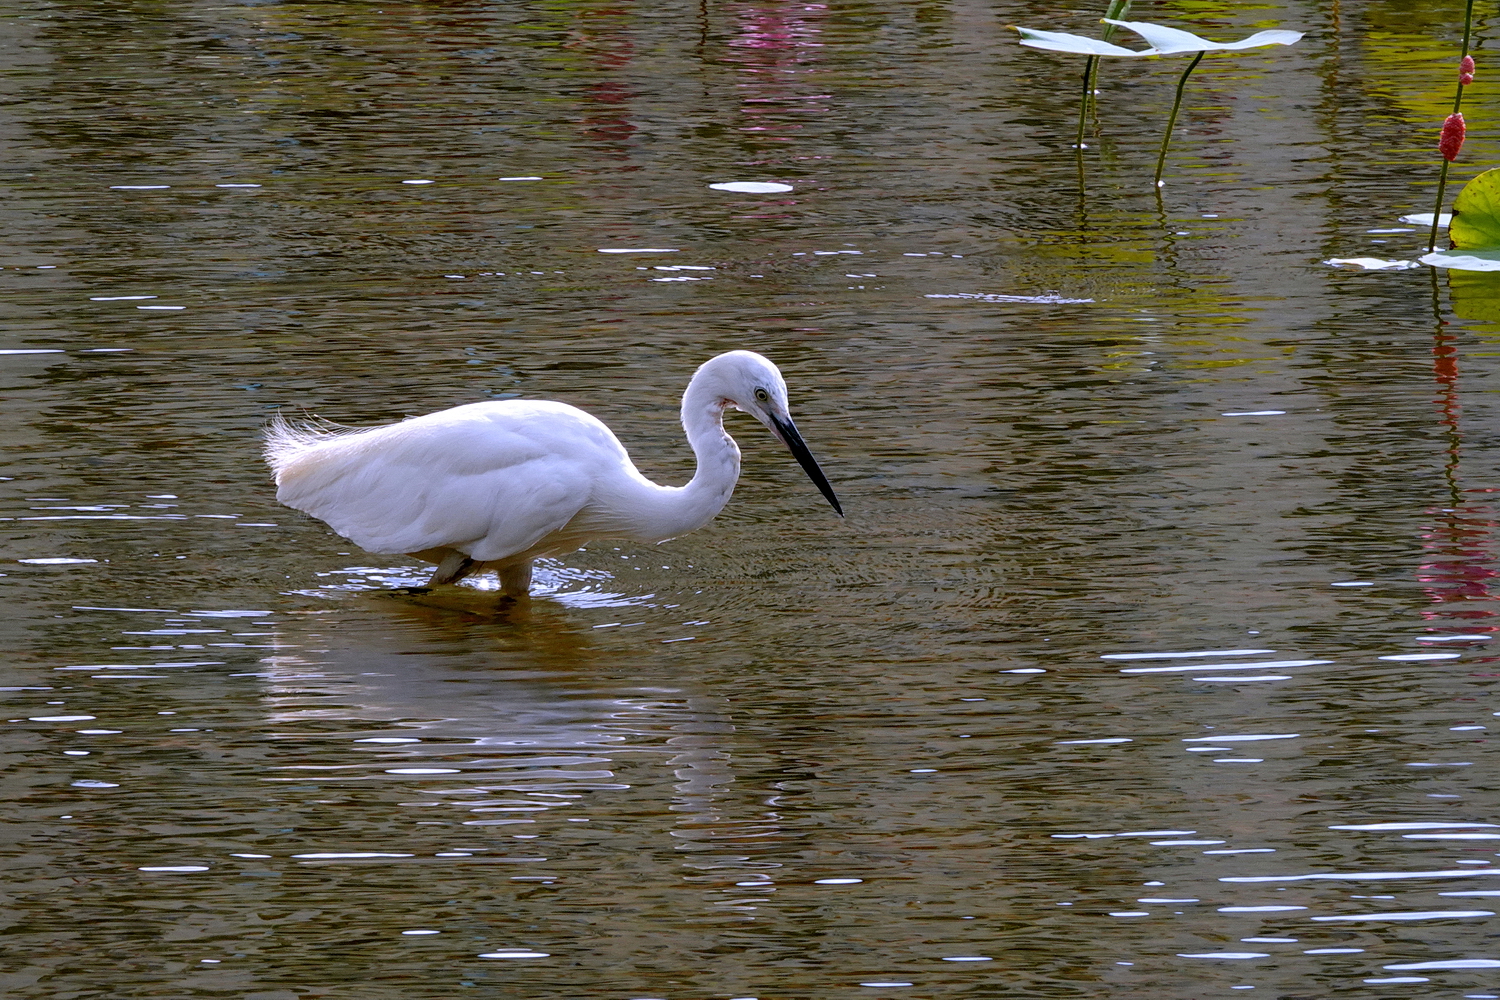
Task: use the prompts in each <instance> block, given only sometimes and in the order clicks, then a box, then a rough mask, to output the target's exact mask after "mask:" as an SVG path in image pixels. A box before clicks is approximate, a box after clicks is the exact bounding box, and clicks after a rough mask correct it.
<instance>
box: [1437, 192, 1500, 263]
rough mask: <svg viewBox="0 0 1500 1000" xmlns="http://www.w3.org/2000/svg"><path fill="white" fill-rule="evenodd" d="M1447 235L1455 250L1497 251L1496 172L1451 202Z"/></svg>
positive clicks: (1499, 197)
mask: <svg viewBox="0 0 1500 1000" xmlns="http://www.w3.org/2000/svg"><path fill="white" fill-rule="evenodd" d="M1448 235H1449V236H1451V237H1452V238H1453V248H1454V249H1455V250H1500V170H1486V171H1485V172H1484V173H1482V174H1480V175H1479V176H1478V177H1475V178H1474V179H1473V180H1471V181H1470V182H1469V183H1467V184H1465V185H1464V189H1463V190H1462V191H1460V192H1459V193H1458V197H1457V198H1455V199H1453V221H1452V223H1450V224H1449V226H1448ZM1429 256H1431V255H1429ZM1440 266H1441V265H1440ZM1448 266H1450V267H1451V266H1452V265H1448ZM1486 270H1489V269H1488V268H1486Z"/></svg>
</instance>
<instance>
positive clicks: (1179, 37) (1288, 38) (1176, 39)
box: [1105, 18, 1302, 56]
mask: <svg viewBox="0 0 1500 1000" xmlns="http://www.w3.org/2000/svg"><path fill="white" fill-rule="evenodd" d="M1105 23H1107V24H1114V25H1118V26H1119V27H1121V28H1125V29H1128V30H1130V31H1133V32H1135V33H1136V34H1137V35H1140V36H1141V37H1142V38H1144V39H1145V40H1146V42H1147V43H1148V44H1149V45H1150V46H1151V48H1149V49H1147V50H1146V51H1145V52H1140V53H1135V54H1137V55H1161V56H1169V55H1174V54H1176V53H1178V52H1229V51H1239V50H1241V49H1258V48H1261V47H1263V46H1266V45H1291V44H1292V43H1294V42H1297V41H1300V40H1301V39H1302V32H1300V31H1287V30H1285V29H1280V28H1273V29H1271V30H1269V31H1257V32H1256V33H1255V34H1253V35H1251V36H1250V37H1249V38H1242V39H1240V40H1239V41H1237V42H1210V41H1209V40H1208V39H1207V38H1200V37H1198V36H1197V35H1195V34H1193V33H1192V32H1191V31H1183V30H1182V29H1181V28H1169V27H1167V26H1166V25H1164V24H1152V23H1151V22H1149V21H1114V20H1110V19H1108V18H1106V19H1105Z"/></svg>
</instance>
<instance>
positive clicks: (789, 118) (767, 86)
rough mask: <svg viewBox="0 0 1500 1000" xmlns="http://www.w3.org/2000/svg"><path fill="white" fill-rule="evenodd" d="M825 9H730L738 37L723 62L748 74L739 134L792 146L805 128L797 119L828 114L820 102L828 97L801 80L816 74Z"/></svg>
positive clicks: (790, 6)
mask: <svg viewBox="0 0 1500 1000" xmlns="http://www.w3.org/2000/svg"><path fill="white" fill-rule="evenodd" d="M827 9H828V8H827V6H826V5H824V4H805V3H789V4H777V3H769V4H742V5H736V6H732V7H730V8H728V11H729V12H730V13H731V14H732V15H733V16H734V18H735V24H736V28H735V31H736V33H735V35H734V37H733V38H731V39H730V40H729V52H728V53H727V54H726V56H725V60H726V61H727V62H729V63H731V64H732V65H733V66H734V67H735V69H737V70H739V71H740V72H741V73H743V74H745V78H744V79H742V80H741V81H740V82H739V83H738V84H737V86H738V87H740V88H741V90H742V92H743V95H744V96H743V97H742V99H741V100H742V104H741V107H740V109H739V113H740V114H741V115H744V116H747V117H746V118H745V119H744V120H743V124H740V125H738V126H737V128H738V129H739V130H740V131H741V132H747V133H759V134H758V135H756V136H755V137H756V138H759V139H765V140H769V141H773V142H791V141H792V140H793V139H794V138H795V136H794V135H793V134H792V133H795V132H797V131H799V130H801V129H802V127H803V125H802V122H801V121H798V120H797V119H798V118H800V117H802V116H805V115H809V114H821V113H826V112H827V111H829V110H830V108H829V107H828V105H826V104H822V103H819V102H821V101H825V100H827V99H828V98H829V97H830V95H828V94H822V93H805V92H800V93H799V91H808V90H810V89H813V88H811V87H810V86H809V85H808V84H809V81H807V80H805V79H803V78H805V77H808V76H811V75H813V74H814V73H815V72H816V71H817V68H818V66H817V57H818V55H819V50H821V49H822V48H823V43H822V42H821V41H819V40H818V39H819V38H820V37H821V35H822V28H821V27H820V26H819V24H818V21H819V19H821V18H822V17H823V15H824V14H825V13H826V12H827Z"/></svg>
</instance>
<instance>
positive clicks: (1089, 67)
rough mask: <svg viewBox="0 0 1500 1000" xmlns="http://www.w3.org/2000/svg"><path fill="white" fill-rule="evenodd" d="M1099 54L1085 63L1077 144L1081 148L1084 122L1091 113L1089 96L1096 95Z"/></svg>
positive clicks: (1079, 105)
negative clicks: (1095, 78) (1095, 86)
mask: <svg viewBox="0 0 1500 1000" xmlns="http://www.w3.org/2000/svg"><path fill="white" fill-rule="evenodd" d="M1097 60H1098V56H1089V57H1088V59H1087V60H1086V61H1085V62H1084V64H1083V99H1082V100H1081V101H1079V102H1078V141H1077V143H1076V144H1075V145H1076V146H1077V147H1078V149H1079V150H1082V149H1083V124H1084V121H1085V120H1086V119H1087V117H1088V113H1089V98H1091V97H1093V96H1094V64H1095V62H1096V61H1097Z"/></svg>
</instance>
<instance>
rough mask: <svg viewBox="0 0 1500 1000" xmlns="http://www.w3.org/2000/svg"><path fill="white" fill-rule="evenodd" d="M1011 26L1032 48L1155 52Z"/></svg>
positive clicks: (1090, 53)
mask: <svg viewBox="0 0 1500 1000" xmlns="http://www.w3.org/2000/svg"><path fill="white" fill-rule="evenodd" d="M1011 27H1013V28H1015V29H1016V30H1017V31H1019V32H1020V33H1021V44H1022V45H1026V46H1030V47H1031V48H1033V49H1046V50H1047V51H1049V52H1072V53H1074V54H1076V55H1080V56H1150V55H1155V54H1156V53H1154V52H1150V51H1146V52H1135V51H1133V50H1131V49H1125V48H1121V47H1120V46H1118V45H1112V44H1110V43H1109V42H1102V41H1100V40H1099V39H1097V38H1087V37H1085V36H1083V35H1069V34H1067V33H1065V32H1062V31H1037V30H1036V29H1035V28H1022V27H1019V26H1017V25H1014V24H1013V25H1011Z"/></svg>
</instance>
